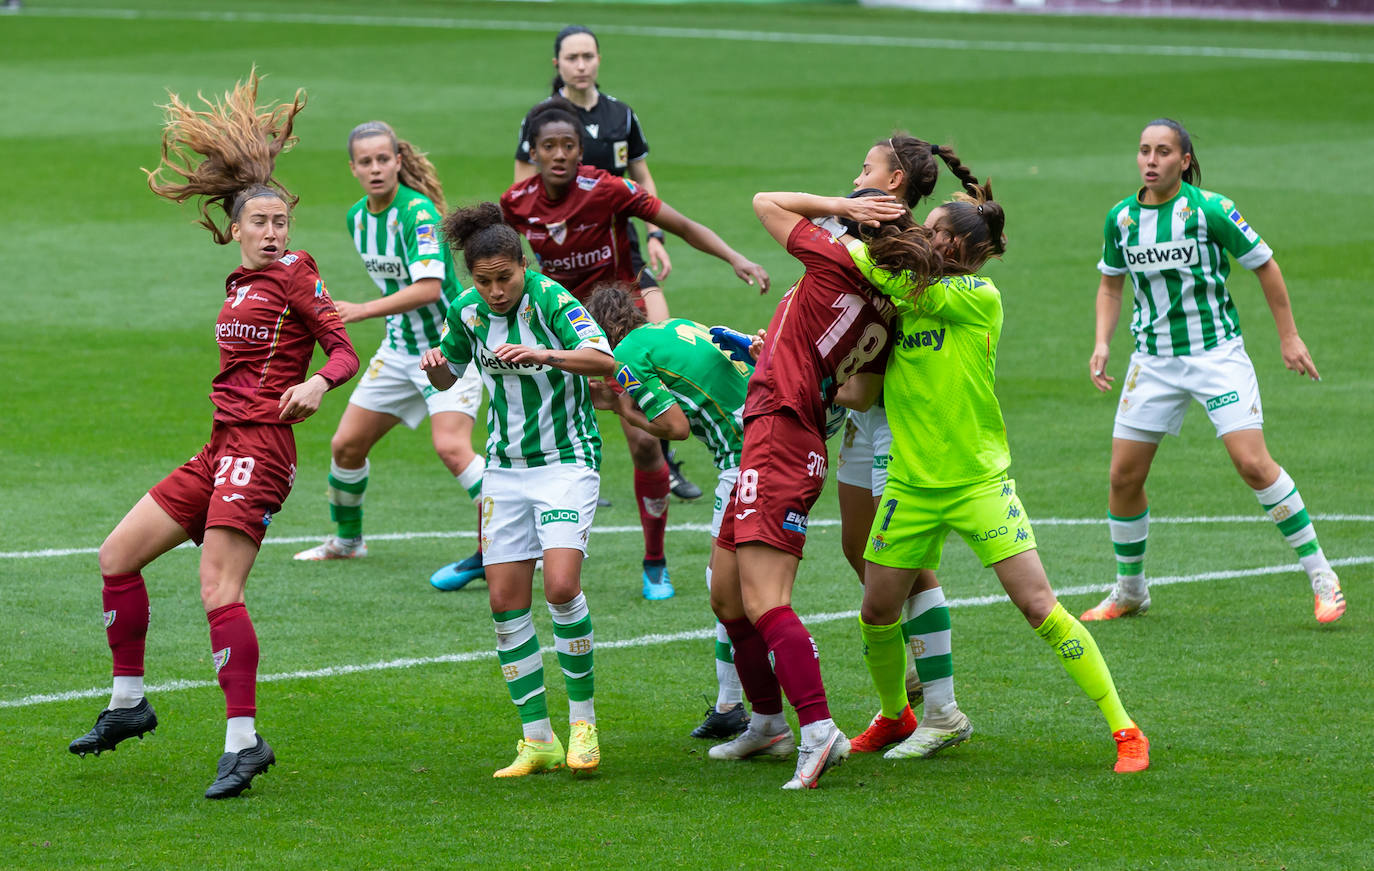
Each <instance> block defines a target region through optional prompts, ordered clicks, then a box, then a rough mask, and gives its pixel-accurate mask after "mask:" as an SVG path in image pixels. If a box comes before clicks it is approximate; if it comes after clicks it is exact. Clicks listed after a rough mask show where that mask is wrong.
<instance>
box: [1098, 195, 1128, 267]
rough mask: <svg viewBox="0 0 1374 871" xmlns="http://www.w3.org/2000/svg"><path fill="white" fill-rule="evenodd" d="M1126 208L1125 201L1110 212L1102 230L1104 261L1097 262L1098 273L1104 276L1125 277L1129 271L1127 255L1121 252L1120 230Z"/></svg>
mask: <svg viewBox="0 0 1374 871" xmlns="http://www.w3.org/2000/svg"><path fill="white" fill-rule="evenodd" d="M1125 207H1126V202H1124V201H1123V202H1121V203H1118V204H1117V206H1116V208H1114V209H1112V210H1111V211H1110V212H1108V213H1107V223H1106V225H1105V226H1104V227H1103V228H1102V259H1101V260H1099V261H1098V262H1097V271H1098V272H1101V273H1102V274H1103V275H1125V274H1126V273H1127V272H1128V271H1129V270H1128V269H1127V268H1126V255H1125V254H1124V253H1122V251H1121V231H1120V229H1119V227H1120V222H1121V215H1122V213H1123V212H1122V210H1123V209H1124V208H1125ZM1127 220H1129V215H1128V216H1127Z"/></svg>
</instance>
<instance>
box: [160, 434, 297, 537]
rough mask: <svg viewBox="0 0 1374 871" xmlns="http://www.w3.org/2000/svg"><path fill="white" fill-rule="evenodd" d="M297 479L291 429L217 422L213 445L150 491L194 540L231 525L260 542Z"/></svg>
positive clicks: (210, 444) (203, 449) (208, 445)
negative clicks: (219, 527)
mask: <svg viewBox="0 0 1374 871" xmlns="http://www.w3.org/2000/svg"><path fill="white" fill-rule="evenodd" d="M295 480H296V437H295V435H294V434H293V433H292V432H291V427H289V426H278V425H276V424H264V423H250V424H224V423H219V422H216V423H215V424H214V426H213V427H212V428H211V430H210V443H209V444H207V445H206V446H205V447H203V448H201V450H200V453H198V454H196V455H195V456H194V457H192V458H191V459H189V460H187V461H186V464H185V465H184V466H182V467H181V468H179V469H177V470H176V471H174V472H172V474H170V475H168V476H167V477H166V478H163V479H162V480H161V481H159V482H158V483H157V485H156V486H155V487H153V489H151V490H149V491H148V495H149V496H152V497H153V501H154V502H156V503H157V504H158V505H159V506H161V507H162V510H163V511H166V512H167V514H168V515H169V516H170V517H171V518H172V519H173V520H175V521H176V522H177V523H179V524H181V527H182V528H183V529H185V530H186V534H187V535H189V536H191V540H192V541H194V542H195V543H196V544H200V543H201V542H203V541H204V540H205V530H206V529H208V528H209V527H212V526H228V527H230V528H233V529H237V530H239V531H240V532H242V533H243V534H245V535H247V536H248V537H249V538H251V539H253V541H255V542H256V543H258V544H259V545H261V544H262V539H263V536H264V535H266V534H267V524H269V523H271V522H272V515H273V514H274V513H275V512H277V511H278V510H280V509H281V504H282V502H284V501H286V497H287V495H288V494H289V493H290V492H291V485H292V483H294V482H295Z"/></svg>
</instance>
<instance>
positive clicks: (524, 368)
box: [477, 346, 549, 375]
mask: <svg viewBox="0 0 1374 871" xmlns="http://www.w3.org/2000/svg"><path fill="white" fill-rule="evenodd" d="M477 365H479V366H481V367H482V368H483V369H485V370H486V371H488V372H492V373H495V374H498V375H499V374H501V373H502V372H546V371H548V368H549V367H547V366H544V365H543V364H540V363H510V362H507V361H506V360H502V359H501V358H500V357H498V356H496V355H495V354H493V353H492V352H490V351H488V350H487V349H486V348H483V347H481V346H479V347H478V348H477Z"/></svg>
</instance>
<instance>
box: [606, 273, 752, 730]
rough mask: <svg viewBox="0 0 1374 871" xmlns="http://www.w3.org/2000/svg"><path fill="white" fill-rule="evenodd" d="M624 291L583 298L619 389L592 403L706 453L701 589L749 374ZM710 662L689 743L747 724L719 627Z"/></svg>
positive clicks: (731, 473)
mask: <svg viewBox="0 0 1374 871" xmlns="http://www.w3.org/2000/svg"><path fill="white" fill-rule="evenodd" d="M630 291H631V288H629V287H626V286H624V285H619V284H604V285H599V286H598V287H597V289H596V290H595V291H594V292H593V293H592V295H591V297H590V298H589V299H588V300H587V310H588V312H590V313H591V316H592V317H593V318H594V319H595V320H596V322H597V323H598V324H600V325H601V328H602V329H603V330H605V331H606V337H607V338H608V339H609V340H610V342H611V345H612V347H613V348H615V362H616V372H615V380H616V382H617V383H618V384H619V386H620V388H621V390H620V392H616V391H615V390H614V389H613V388H611V387H610V385H609V384H604V383H602V382H596V381H594V382H592V401H593V402H594V403H595V404H596V407H597V408H601V409H606V410H609V411H614V412H615V413H616V414H618V415H620V417H621V418H623V419H624V420H626V421H628V422H629V423H631V424H633V425H634V426H636V427H638V428H640V429H642V430H644V431H645V432H647V433H649V434H650V435H652V436H655V437H656V438H661V439H671V440H680V439H685V438H687V437H688V436H689V435H694V436H696V437H697V438H698V439H700V440H701V442H702V443H703V444H705V445H706V447H707V448H709V449H710V451H711V454H712V456H713V457H714V459H715V464H716V469H717V470H719V475H718V476H717V479H716V492H715V496H716V501H715V510H714V512H713V513H712V514H711V557H710V560H708V562H707V565H706V588H707V589H708V590H709V589H710V588H711V564H712V562H713V561H714V560H715V557H716V536H717V535H718V534H719V533H720V523H721V518H722V517H723V516H724V513H725V504H726V503H727V502H729V501H730V491H731V490H732V489H734V486H735V481H736V479H737V478H738V477H739V457H740V450H741V448H742V447H743V438H744V425H743V419H742V415H743V412H744V395H745V388H746V387H747V385H748V384H749V374H750V373H751V372H752V371H753V369H752V367H750V366H748V365H746V364H745V363H743V362H740V361H738V360H732V359H731V358H730V357H729V356H727V355H726V354H725V353H724V352H722V351H721V350H720V349H719V348H717V347H716V346H715V345H714V344H712V341H711V334H710V333H709V332H708V331H707V328H706V327H703V326H702V325H701V324H698V323H696V322H694V321H689V320H686V319H684V318H673V319H671V320H666V321H661V322H659V323H652V324H651V323H647V322H646V320H645V316H644V312H642V311H641V310H640V309H639V308H638V307H637V306H636V305H635V304H634V302H633V300H632V298H631V296H630ZM715 660H716V686H717V691H716V703H715V704H714V705H712V706H711V708H710V709H709V710H708V711H707V712H706V720H705V721H704V722H703V723H702V724H701V725H699V726H697V728H696V729H695V730H693V732H692V737H693V738H717V739H720V738H731V737H734V736H735V735H738V734H739V733H740V732H743V731H744V727H745V725H746V724H747V722H748V717H747V716H746V715H745V712H744V706H743V704H742V701H743V698H744V691H743V689H741V687H740V683H739V675H738V674H737V673H736V672H735V661H734V655H733V654H732V653H731V651H730V636H729V635H727V634H726V632H725V627H724V626H722V625H721V624H720V623H719V621H717V623H716V646H715Z"/></svg>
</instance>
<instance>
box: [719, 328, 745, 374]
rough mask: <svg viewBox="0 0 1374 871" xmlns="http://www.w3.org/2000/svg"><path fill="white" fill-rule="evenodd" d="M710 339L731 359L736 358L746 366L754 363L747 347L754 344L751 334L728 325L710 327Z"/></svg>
mask: <svg viewBox="0 0 1374 871" xmlns="http://www.w3.org/2000/svg"><path fill="white" fill-rule="evenodd" d="M711 341H712V342H715V343H716V345H718V346H719V347H720V349H721V350H722V351H724V352H725V353H726V354H729V355H730V359H731V360H737V361H739V362H741V363H744V364H745V365H747V366H753V365H754V356H753V355H752V354H750V353H749V347H750V346H751V345H753V344H754V337H753V336H749V335H745V334H744V333H741V332H740V331H739V330H732V329H730V328H729V327H711Z"/></svg>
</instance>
